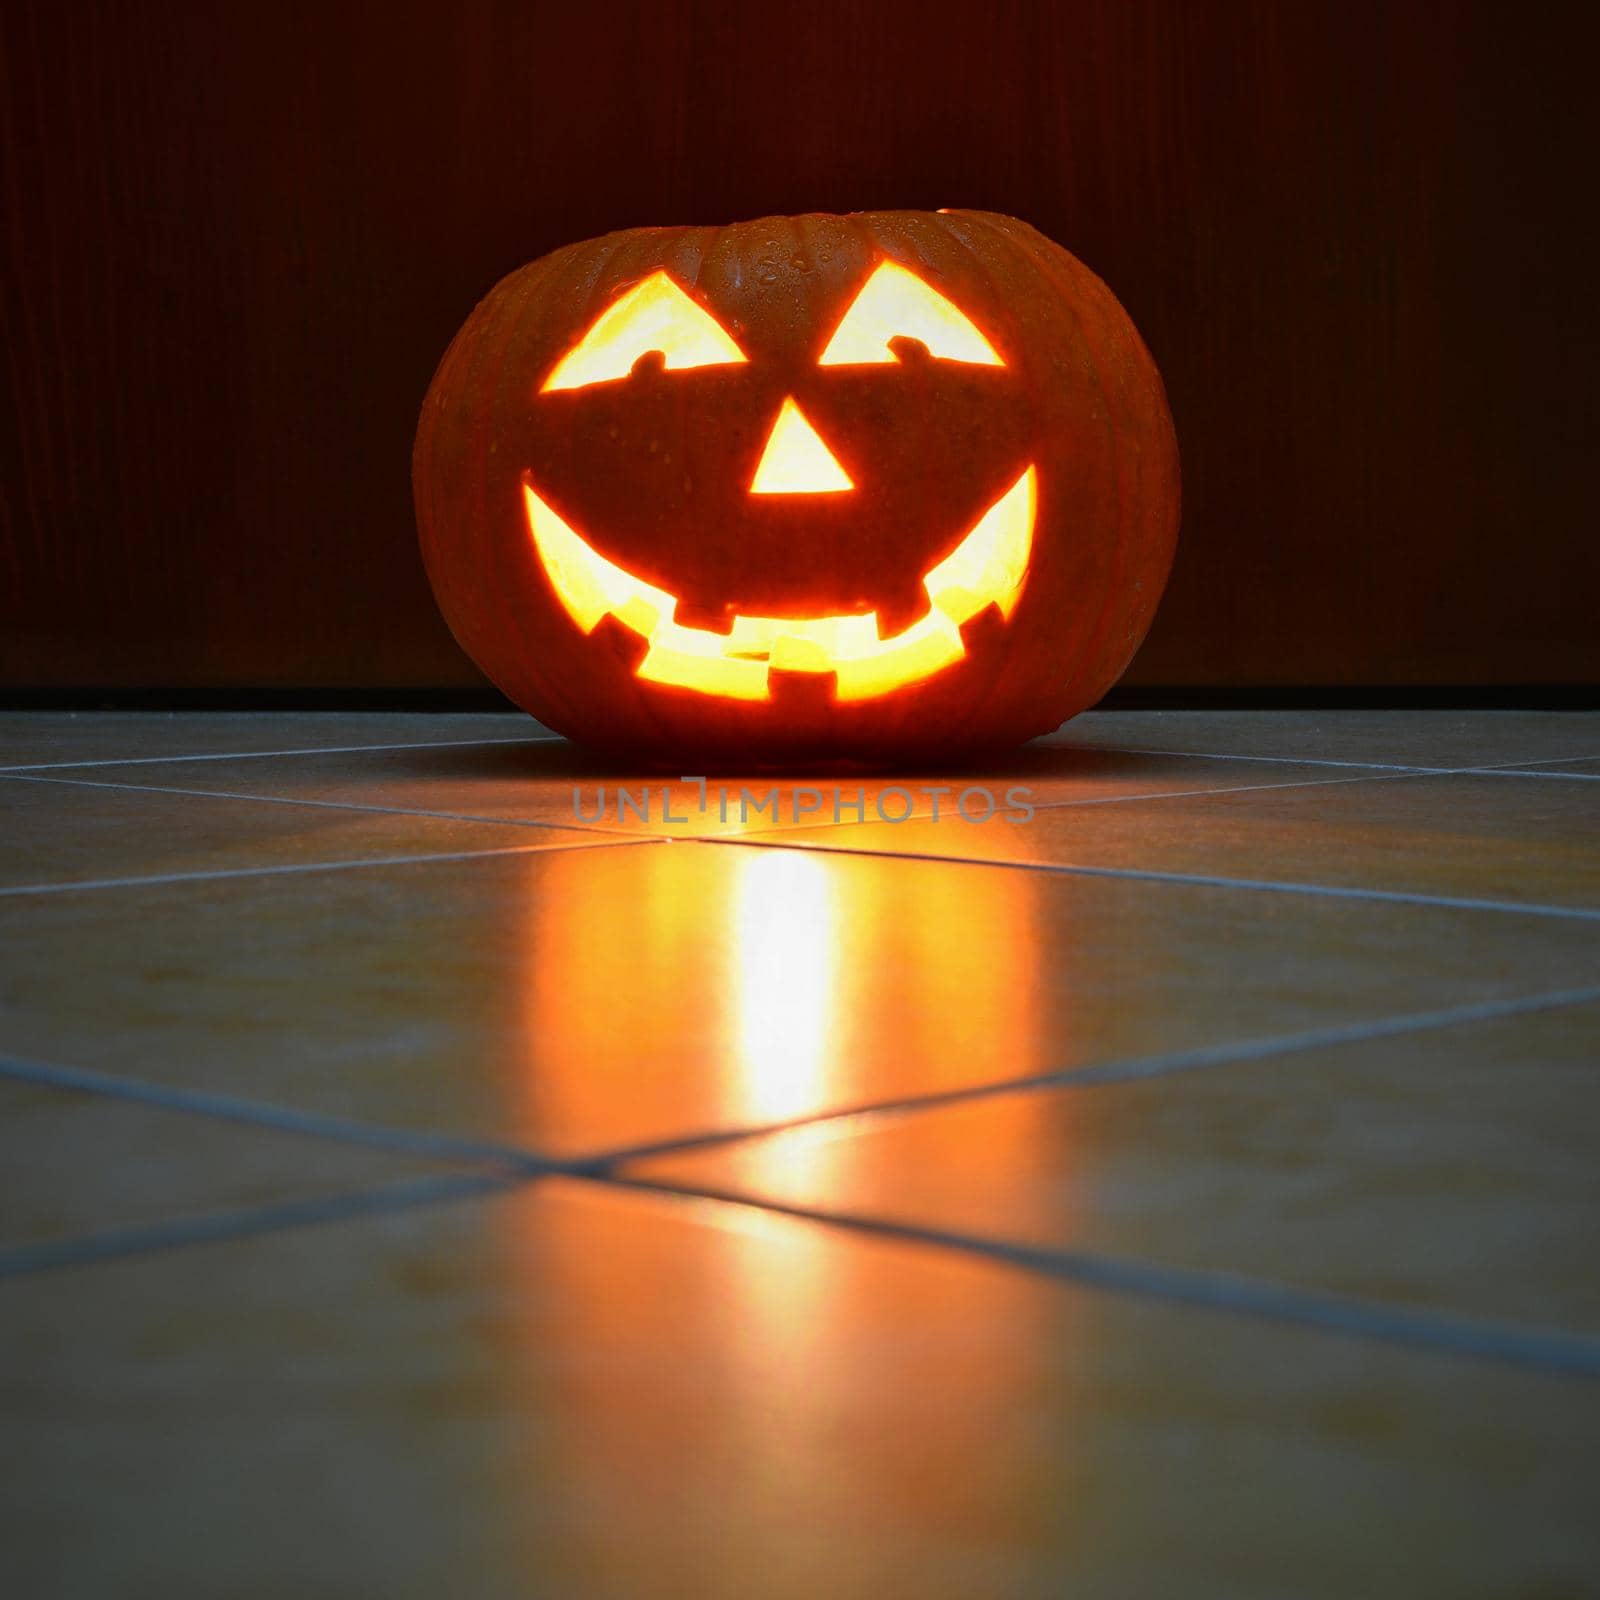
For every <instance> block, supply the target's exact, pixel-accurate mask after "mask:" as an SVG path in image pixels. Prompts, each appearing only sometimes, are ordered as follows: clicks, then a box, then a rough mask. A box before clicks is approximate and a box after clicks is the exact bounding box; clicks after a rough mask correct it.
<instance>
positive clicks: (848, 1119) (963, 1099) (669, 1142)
mask: <svg viewBox="0 0 1600 1600" xmlns="http://www.w3.org/2000/svg"><path fill="white" fill-rule="evenodd" d="M1593 1002H1600V984H1596V985H1592V986H1589V987H1585V988H1579V989H1556V990H1550V991H1548V992H1546V993H1544V994H1536V995H1524V996H1518V997H1516V998H1513V999H1509V1000H1484V1001H1479V1002H1476V1003H1475V1004H1472V1005H1464V1006H1447V1007H1441V1008H1440V1009H1438V1010H1435V1011H1411V1012H1402V1013H1400V1014H1398V1015H1396V1016H1392V1017H1377V1018H1373V1019H1371V1020H1370V1021H1364V1022H1350V1023H1343V1024H1338V1025H1335V1026H1330V1027H1324V1028H1308V1029H1305V1030H1303V1031H1301V1032H1298V1033H1284V1034H1269V1035H1267V1036H1265V1037H1263V1038H1258V1039H1246V1040H1243V1041H1238V1042H1235V1043H1230V1044H1214V1045H1199V1046H1196V1047H1195V1048H1194V1049H1191V1050H1172V1051H1162V1052H1158V1053H1157V1054H1155V1055H1148V1056H1128V1057H1124V1058H1122V1059H1120V1060H1116V1059H1113V1060H1111V1061H1101V1062H1092V1063H1090V1064H1089V1065H1087V1066H1081V1067H1064V1068H1062V1069H1061V1070H1059V1071H1057V1072H1045V1073H1034V1074H1030V1075H1028V1076H1026V1077H1017V1078H1002V1079H996V1080H992V1081H990V1082H987V1083H974V1084H965V1085H961V1086H959V1087H956V1088H951V1089H942V1090H935V1091H933V1092H931V1093H929V1094H923V1095H897V1096H894V1097H892V1098H889V1099H884V1100H876V1101H863V1102H860V1103H858V1104H856V1105H853V1106H850V1107H847V1108H844V1109H842V1110H837V1111H823V1112H816V1113H810V1114H807V1115H803V1116H797V1117H787V1118H785V1119H784V1120H782V1121H781V1122H772V1123H767V1124H763V1125H759V1126H751V1127H742V1128H716V1129H710V1130H706V1131H704V1132H701V1133H698V1134H688V1135H685V1136H683V1137H681V1138H676V1139H663V1140H659V1141H656V1142H654V1143H651V1144H642V1145H634V1146H631V1147H628V1148H624V1149H620V1150H609V1151H604V1152H602V1153H600V1154H599V1155H597V1156H594V1157H592V1158H589V1160H588V1161H587V1162H585V1163H583V1167H582V1170H583V1172H584V1175H585V1176H592V1175H599V1174H602V1173H607V1172H610V1171H612V1170H613V1169H614V1168H616V1167H620V1166H626V1165H631V1164H633V1163H635V1162H639V1161H647V1160H654V1159H656V1158H658V1157H661V1156H669V1155H681V1154H694V1153H697V1152H699V1151H703V1150H715V1149H721V1148H724V1147H726V1146H728V1145H735V1144H743V1143H746V1142H758V1141H761V1140H766V1139H772V1138H781V1137H783V1136H785V1135H787V1134H790V1133H796V1132H800V1131H802V1130H805V1129H815V1128H824V1127H827V1126H828V1125H829V1124H832V1123H838V1124H840V1125H841V1126H843V1125H845V1124H848V1123H852V1122H855V1121H858V1120H877V1119H879V1118H892V1117H897V1116H902V1115H904V1116H910V1115H914V1114H916V1113H919V1112H921V1111H925V1110H938V1109H940V1108H942V1107H946V1106H955V1105H966V1104H970V1103H972V1102H975V1101H981V1100H989V1099H997V1098H1000V1097H1002V1096H1006V1095H1014V1094H1040V1093H1049V1092H1051V1091H1059V1090H1070V1089H1090V1088H1098V1087H1101V1086H1104V1085H1115V1084H1122V1083H1142V1082H1146V1081H1148V1080H1150V1079H1152V1078H1166V1077H1176V1076H1179V1075H1181V1074H1185V1073H1189V1072H1197V1071H1204V1070H1207V1069H1210V1068H1214V1067H1228V1066H1236V1065H1245V1064H1247V1063H1249V1062H1253V1061H1262V1060H1269V1059H1271V1058H1272V1057H1274V1056H1291V1055H1302V1054H1306V1053H1310V1052H1315V1051H1318V1050H1325V1049H1333V1048H1337V1047H1338V1046H1340V1045H1345V1044H1365V1043H1369V1042H1372V1041H1375V1040H1379V1039H1390V1038H1396V1037H1400V1036H1403V1035H1406V1034H1412V1033H1426V1032H1431V1031H1433V1030H1435V1029H1439V1028H1452V1027H1459V1026H1461V1025H1463V1024H1467V1023H1475V1022H1495V1021H1499V1020H1501V1019H1504V1018H1508V1017H1518V1016H1525V1015H1529V1014H1532V1013H1536V1012H1540V1011H1554V1010H1559V1009H1561V1008H1562V1007H1565V1006H1576V1005H1587V1004H1590V1003H1593Z"/></svg>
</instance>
